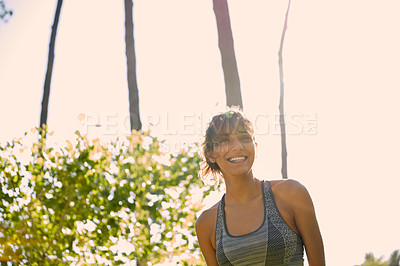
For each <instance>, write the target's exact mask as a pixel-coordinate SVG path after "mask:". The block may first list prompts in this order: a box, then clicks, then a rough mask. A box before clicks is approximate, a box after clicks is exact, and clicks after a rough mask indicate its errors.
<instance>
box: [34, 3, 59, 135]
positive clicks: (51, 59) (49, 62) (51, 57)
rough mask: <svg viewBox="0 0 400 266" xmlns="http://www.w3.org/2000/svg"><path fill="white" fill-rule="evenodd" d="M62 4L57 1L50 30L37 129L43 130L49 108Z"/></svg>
mask: <svg viewBox="0 0 400 266" xmlns="http://www.w3.org/2000/svg"><path fill="white" fill-rule="evenodd" d="M62 3H63V0H58V1H57V8H56V14H55V15H54V21H53V26H52V28H51V36H50V44H49V55H48V59H47V70H46V77H45V80H44V88H43V99H42V111H41V114H40V124H39V128H43V125H45V124H47V113H48V108H49V97H50V84H51V75H52V73H53V64H54V48H55V45H56V36H57V28H58V22H59V20H60V14H61V7H62Z"/></svg>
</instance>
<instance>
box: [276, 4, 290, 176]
mask: <svg viewBox="0 0 400 266" xmlns="http://www.w3.org/2000/svg"><path fill="white" fill-rule="evenodd" d="M290 1H291V0H289V5H288V8H287V11H286V16H285V24H284V25H283V31H282V37H281V45H280V48H279V53H278V55H279V79H280V99H279V113H280V116H279V123H280V126H281V146H282V169H281V172H282V178H283V179H287V178H288V173H287V150H286V126H285V111H284V108H283V97H284V92H285V91H284V89H285V84H284V82H283V59H282V50H283V42H284V40H285V33H286V29H287V20H288V15H289V8H290Z"/></svg>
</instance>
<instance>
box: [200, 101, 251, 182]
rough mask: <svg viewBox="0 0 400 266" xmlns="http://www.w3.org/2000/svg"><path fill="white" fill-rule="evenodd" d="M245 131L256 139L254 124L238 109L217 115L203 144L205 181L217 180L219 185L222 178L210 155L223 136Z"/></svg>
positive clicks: (233, 108) (201, 167) (209, 126)
mask: <svg viewBox="0 0 400 266" xmlns="http://www.w3.org/2000/svg"><path fill="white" fill-rule="evenodd" d="M242 129H243V130H244V131H246V132H248V133H249V134H250V136H251V137H252V138H253V139H254V128H253V123H252V122H251V121H250V120H249V119H248V118H247V117H246V116H245V115H244V114H243V112H242V111H241V110H240V109H239V108H237V107H230V108H228V109H227V110H226V111H225V112H223V113H220V114H217V115H215V116H214V117H213V118H212V120H211V122H210V123H209V124H208V127H207V130H206V133H205V137H204V141H203V143H202V144H201V147H202V153H203V154H202V155H203V162H202V164H201V166H200V172H199V174H200V176H201V178H202V179H203V180H207V179H215V181H216V184H218V182H219V180H220V178H222V173H221V169H220V168H219V166H218V164H217V163H212V162H211V161H210V156H209V153H210V152H212V151H214V148H215V145H216V144H218V143H219V139H220V137H221V136H223V135H229V134H232V133H235V132H237V131H238V130H242Z"/></svg>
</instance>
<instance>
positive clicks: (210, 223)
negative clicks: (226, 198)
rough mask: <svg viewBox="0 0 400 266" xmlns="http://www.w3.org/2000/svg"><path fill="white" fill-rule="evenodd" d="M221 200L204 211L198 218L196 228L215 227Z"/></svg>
mask: <svg viewBox="0 0 400 266" xmlns="http://www.w3.org/2000/svg"><path fill="white" fill-rule="evenodd" d="M218 204H219V202H217V203H215V204H214V205H213V206H212V207H210V208H208V209H207V210H205V211H203V212H202V213H201V215H200V216H199V218H197V220H196V228H199V229H205V228H209V227H211V228H212V227H214V228H215V224H216V220H217V211H218Z"/></svg>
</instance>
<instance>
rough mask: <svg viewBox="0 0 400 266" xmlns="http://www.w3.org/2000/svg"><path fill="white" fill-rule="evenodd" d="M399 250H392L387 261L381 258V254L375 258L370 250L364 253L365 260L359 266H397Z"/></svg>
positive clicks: (399, 258) (399, 256) (399, 255)
mask: <svg viewBox="0 0 400 266" xmlns="http://www.w3.org/2000/svg"><path fill="white" fill-rule="evenodd" d="M399 262H400V254H399V250H395V251H393V253H392V254H391V255H390V258H389V260H388V261H384V260H383V256H382V257H379V258H375V256H374V254H373V253H372V252H369V253H367V254H365V261H364V262H363V264H361V265H360V266H399Z"/></svg>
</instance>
